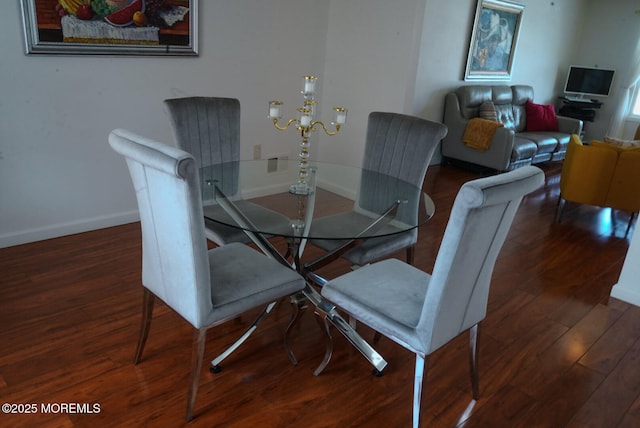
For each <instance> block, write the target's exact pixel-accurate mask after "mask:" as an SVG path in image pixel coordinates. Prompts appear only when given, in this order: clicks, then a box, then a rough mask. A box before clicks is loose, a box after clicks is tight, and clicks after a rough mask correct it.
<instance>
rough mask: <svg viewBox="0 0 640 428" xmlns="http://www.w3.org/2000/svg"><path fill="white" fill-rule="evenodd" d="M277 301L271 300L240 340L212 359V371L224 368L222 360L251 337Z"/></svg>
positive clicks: (215, 371)
mask: <svg viewBox="0 0 640 428" xmlns="http://www.w3.org/2000/svg"><path fill="white" fill-rule="evenodd" d="M276 303H277V302H271V303H269V304H268V305H267V306H266V307H265V308H264V309H263V310H262V312H261V313H260V315H258V317H257V318H256V319H255V321H254V322H253V324H251V325H250V326H249V328H248V329H247V330H246V331H245V332H244V333H243V334H242V336H240V337H239V338H238V340H236V341H235V342H234V343H233V344H232V345H231V346H229V347H228V348H227V349H226V350H225V351H224V352H223V353H221V354H220V355H218V356H217V357H215V358H214V359H213V360H212V361H211V367H210V369H209V370H210V371H211V373H219V372H220V371H221V370H222V368H221V367H220V363H221V362H222V360H224V359H225V358H227V357H228V356H229V355H231V354H232V353H233V351H235V350H236V349H238V347H239V346H240V345H242V344H243V343H244V341H245V340H247V339H248V338H249V336H251V334H252V333H253V332H254V331H255V329H256V328H258V324H260V322H261V321H262V320H263V319H264V318H265V317H266V316H267V315H269V313H270V312H271V310H272V309H273V308H274V306H275V305H276Z"/></svg>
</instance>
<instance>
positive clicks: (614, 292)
mask: <svg viewBox="0 0 640 428" xmlns="http://www.w3.org/2000/svg"><path fill="white" fill-rule="evenodd" d="M611 297H615V298H616V299H619V300H622V301H625V302H627V303H631V304H632V305H636V306H640V291H639V290H638V287H635V289H634V288H633V287H626V286H625V285H624V284H620V283H618V284H616V285H614V286H613V288H612V289H611Z"/></svg>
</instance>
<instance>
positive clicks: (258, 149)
mask: <svg viewBox="0 0 640 428" xmlns="http://www.w3.org/2000/svg"><path fill="white" fill-rule="evenodd" d="M253 159H262V144H256V145H255V146H253Z"/></svg>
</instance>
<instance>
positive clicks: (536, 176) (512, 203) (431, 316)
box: [417, 166, 544, 353]
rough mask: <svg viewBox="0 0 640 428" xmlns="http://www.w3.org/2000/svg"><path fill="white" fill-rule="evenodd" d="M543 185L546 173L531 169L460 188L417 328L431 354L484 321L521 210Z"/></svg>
mask: <svg viewBox="0 0 640 428" xmlns="http://www.w3.org/2000/svg"><path fill="white" fill-rule="evenodd" d="M543 182H544V173H543V172H542V171H541V170H540V169H539V168H537V167H534V166H527V167H523V168H520V169H516V170H514V171H511V172H507V173H503V174H499V175H495V176H491V177H486V178H480V179H477V180H473V181H469V182H467V183H465V184H464V185H463V186H462V187H461V188H460V191H459V192H458V195H457V196H456V199H455V202H454V204H453V207H452V210H451V215H450V217H449V222H448V224H447V228H446V230H445V233H444V236H443V238H442V243H441V244H440V249H439V251H438V256H437V258H436V262H435V266H434V268H433V274H432V277H431V280H430V282H429V288H428V289H427V295H426V298H425V304H424V307H423V309H422V314H421V317H420V321H419V322H418V327H417V328H418V330H419V331H421V332H423V334H421V337H423V340H425V347H426V348H427V349H429V352H428V353H431V352H433V351H435V350H436V349H438V348H439V347H440V346H442V345H444V344H445V343H447V342H448V341H450V340H451V339H453V338H454V337H456V336H457V335H458V334H460V333H461V332H463V331H465V330H467V329H469V328H470V327H472V326H473V325H475V324H477V323H478V322H480V321H482V320H483V319H484V317H485V315H486V311H487V300H488V296H489V285H490V282H491V275H492V273H493V268H494V265H495V262H496V258H497V256H498V253H499V252H500V249H501V248H502V244H503V243H504V240H505V237H506V236H507V233H508V232H509V229H510V227H511V223H512V222H513V218H514V216H515V214H516V211H517V210H518V207H519V206H520V202H521V200H522V198H523V196H524V195H526V194H528V193H530V192H532V191H533V190H535V189H537V188H538V187H540V186H541V185H542V183H543Z"/></svg>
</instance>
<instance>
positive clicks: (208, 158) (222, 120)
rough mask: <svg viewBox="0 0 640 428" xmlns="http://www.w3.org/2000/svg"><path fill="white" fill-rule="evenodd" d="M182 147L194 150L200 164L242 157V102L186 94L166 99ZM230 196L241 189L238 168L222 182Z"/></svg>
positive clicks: (222, 161) (207, 164)
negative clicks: (183, 96) (187, 95)
mask: <svg viewBox="0 0 640 428" xmlns="http://www.w3.org/2000/svg"><path fill="white" fill-rule="evenodd" d="M164 105H165V108H166V110H167V112H168V113H169V118H170V119H171V128H172V130H173V136H174V139H175V142H176V145H177V146H178V148H180V149H182V150H184V151H185V152H188V153H191V154H192V155H193V157H194V158H195V159H196V162H197V167H198V168H201V167H204V166H209V165H216V164H220V163H227V162H233V161H238V160H239V159H240V101H238V100H237V99H235V98H220V97H185V98H174V99H168V100H165V101H164ZM219 186H221V188H222V190H223V191H224V192H225V194H226V195H227V196H233V195H235V194H236V193H237V191H238V171H237V169H235V171H234V173H233V174H225V176H224V181H223V182H222V183H221V184H219Z"/></svg>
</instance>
